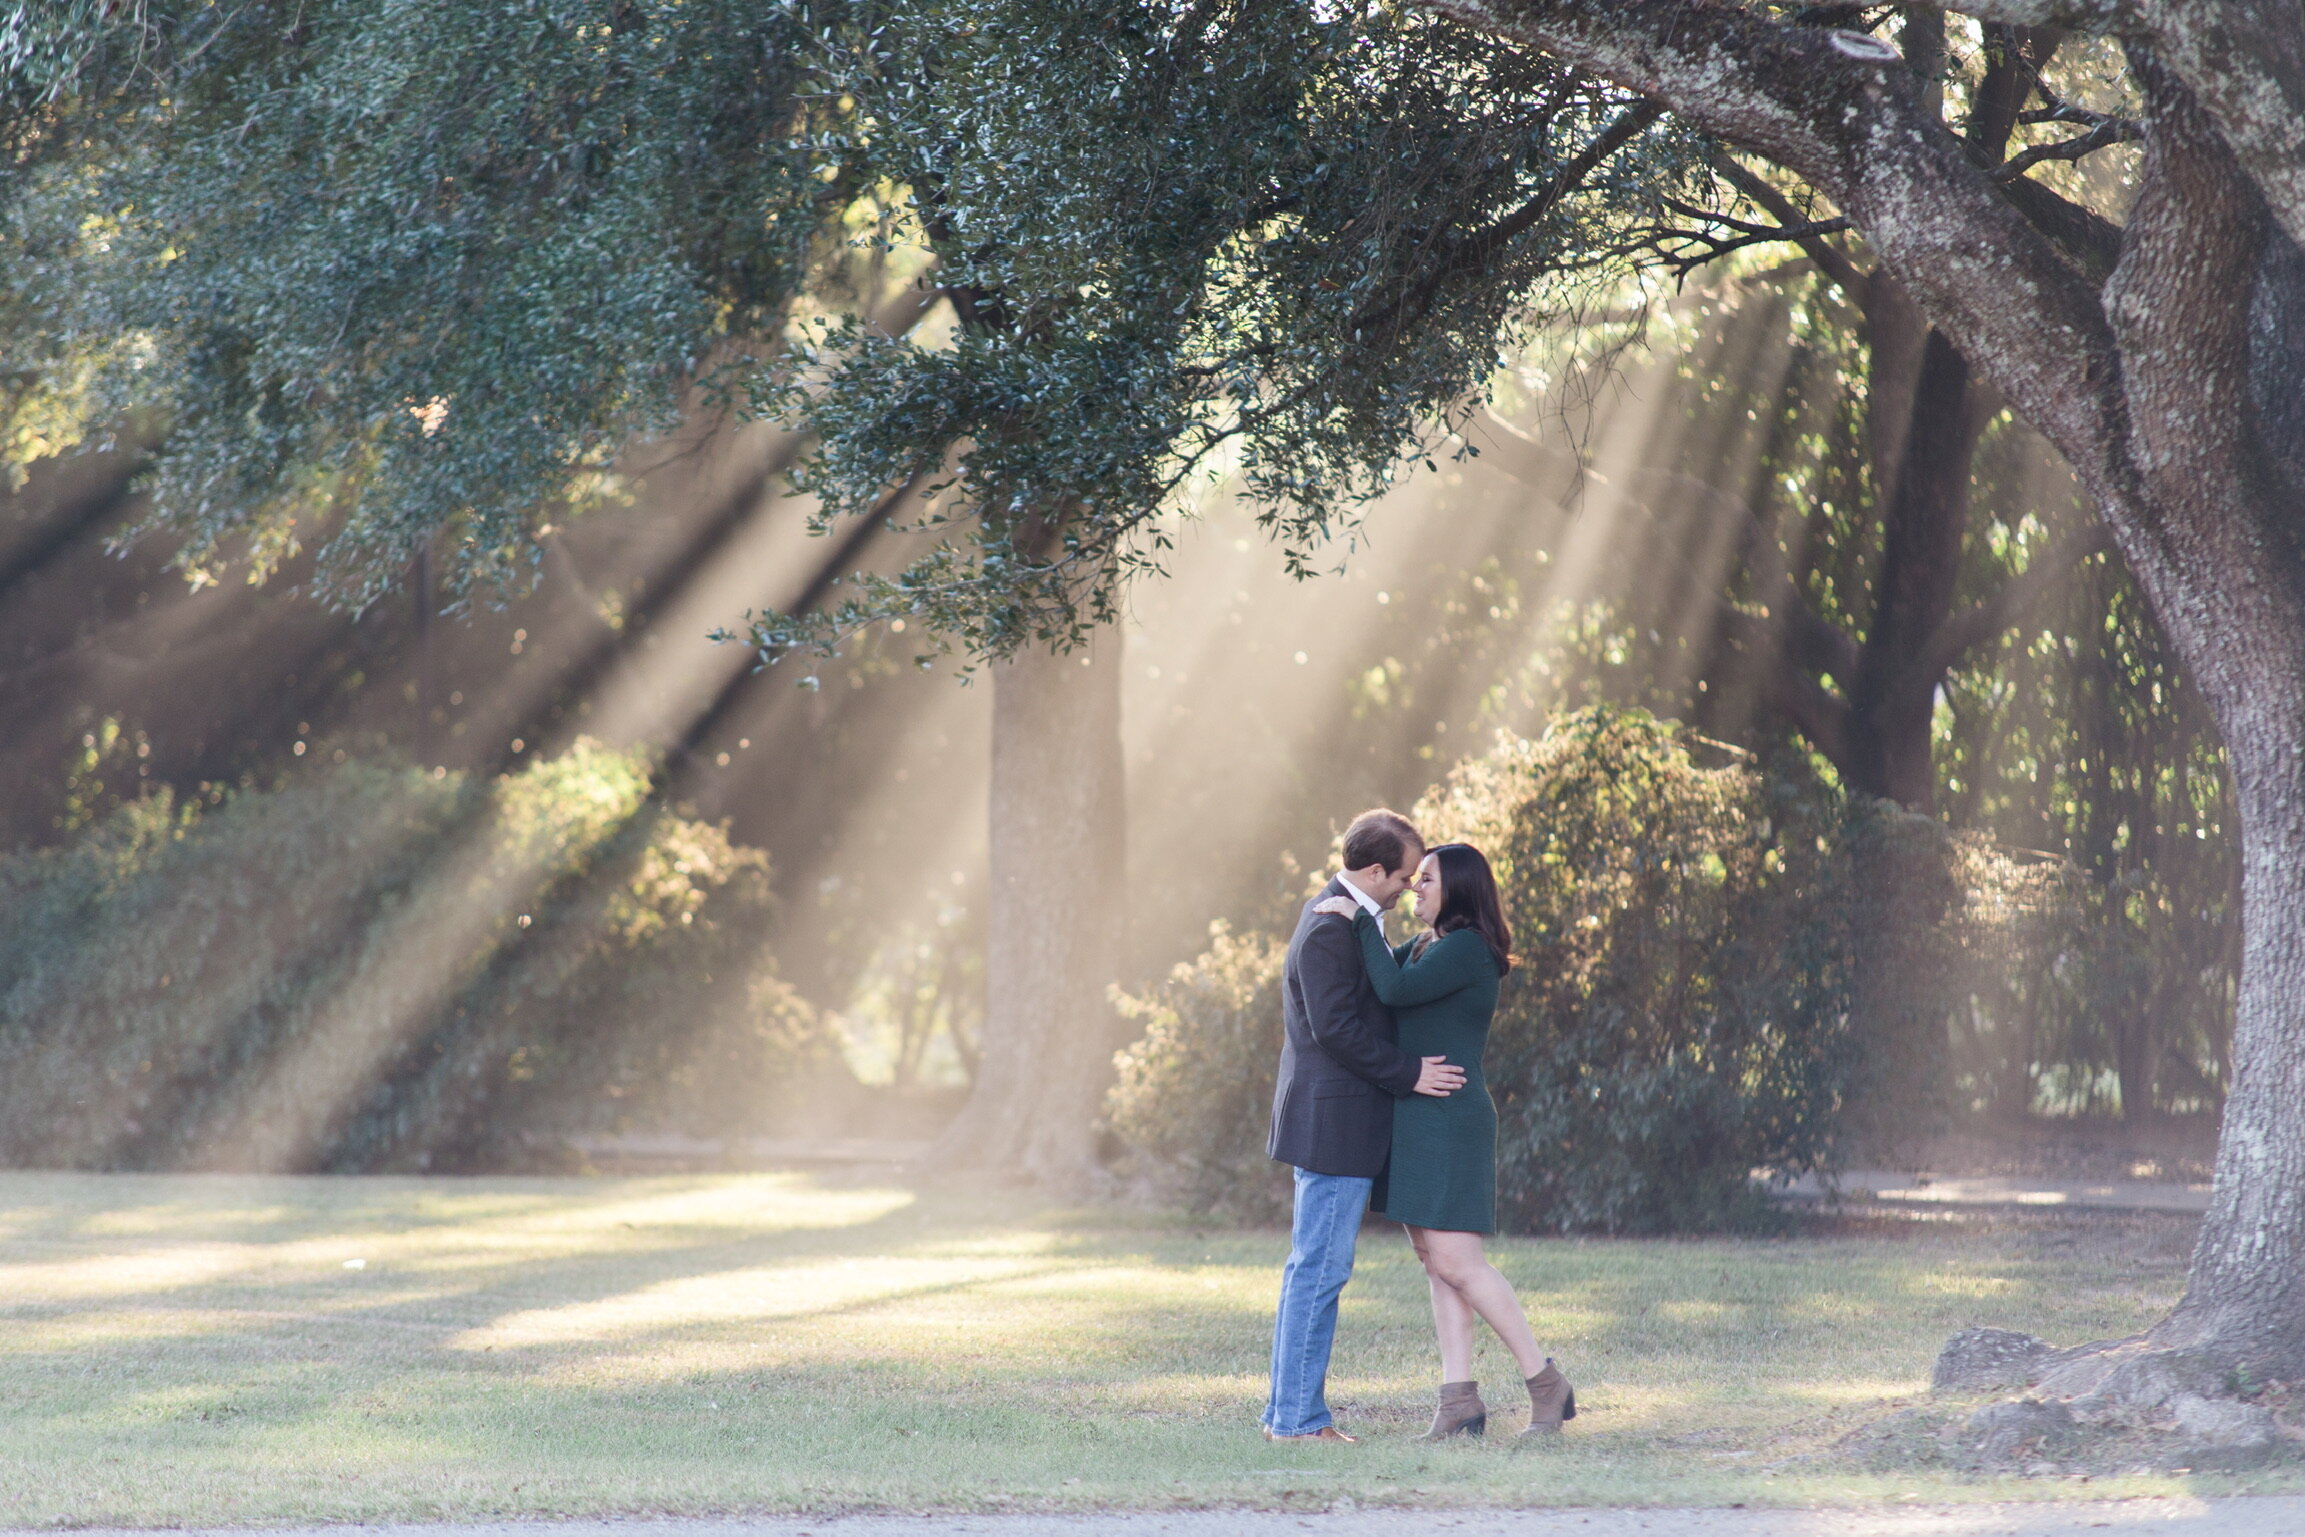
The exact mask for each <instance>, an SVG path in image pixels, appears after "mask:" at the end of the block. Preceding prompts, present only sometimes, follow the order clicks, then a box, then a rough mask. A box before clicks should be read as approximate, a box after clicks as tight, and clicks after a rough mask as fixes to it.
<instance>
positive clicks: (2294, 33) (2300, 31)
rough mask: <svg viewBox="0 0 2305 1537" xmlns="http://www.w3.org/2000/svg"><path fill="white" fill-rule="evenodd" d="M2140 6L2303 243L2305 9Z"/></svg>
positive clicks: (2139, 1) (2190, 0) (2254, 2)
mask: <svg viewBox="0 0 2305 1537" xmlns="http://www.w3.org/2000/svg"><path fill="white" fill-rule="evenodd" d="M2136 9H2137V10H2138V11H2139V12H2140V13H2142V19H2143V21H2144V23H2145V27H2146V31H2147V34H2148V35H2149V36H2150V37H2151V39H2152V43H2153V50H2154V52H2155V53H2156V54H2158V55H2159V56H2160V58H2161V60H2162V62H2164V63H2165V64H2167V65H2168V66H2169V67H2170V68H2171V69H2172V70H2174V71H2175V72H2176V74H2177V78H2178V79H2180V80H2182V81H2183V82H2184V83H2185V85H2186V87H2187V88H2188V89H2190V90H2191V91H2192V93H2193V95H2194V96H2195V98H2196V99H2198V100H2199V101H2200V103H2201V105H2202V106H2203V107H2204V108H2205V109H2207V111H2208V114H2209V116H2210V118H2211V119H2212V120H2213V121H2214V122H2215V123H2216V125H2217V131H2218V132H2219V134H2221V135H2222V136H2223V137H2224V140H2225V142H2226V144H2228V145H2229V146H2231V148H2232V150H2233V157H2234V158H2235V159H2236V160H2238V161H2239V162H2240V163H2241V169H2242V170H2243V171H2245V172H2246V173H2247V174H2248V177H2249V179H2250V180H2251V181H2252V182H2254V183H2256V185H2257V189H2258V190H2259V191H2260V192H2262V193H2264V194H2265V201H2266V203H2267V204H2268V205H2269V206H2270V207H2271V208H2272V210H2273V217H2274V218H2275V219H2277V220H2278V221H2279V222H2280V225H2281V228H2282V229H2283V230H2285V231H2287V232H2288V235H2289V238H2290V239H2291V240H2294V241H2296V242H2297V243H2298V244H2300V245H2305V9H2300V7H2299V6H2298V5H2297V4H2296V0H2136Z"/></svg>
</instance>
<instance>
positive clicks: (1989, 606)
mask: <svg viewBox="0 0 2305 1537" xmlns="http://www.w3.org/2000/svg"><path fill="white" fill-rule="evenodd" d="M2111 547H2112V540H2111V539H2110V537H2109V536H2108V535H2107V534H2106V532H2105V528H2104V525H2103V524H2091V525H2089V526H2088V527H2086V528H2082V529H2077V530H2074V531H2072V532H2069V533H2067V534H2066V535H2065V536H2064V537H2062V538H2060V539H2056V540H2053V541H2052V542H2051V543H2050V545H2049V547H2048V548H2047V549H2045V550H2043V551H2042V552H2041V553H2040V554H2038V555H2036V556H2034V557H2033V559H2032V561H2031V562H2030V563H2029V564H2028V565H2027V566H2026V567H2025V569H2024V570H2022V571H2020V572H2018V573H2017V574H2016V575H2015V576H2012V577H2010V578H2009V579H2008V580H2007V581H2006V582H2003V583H2002V584H2001V586H2000V589H1999V590H1998V591H1996V592H1995V593H1993V595H1992V596H1990V597H1988V598H1983V599H1980V600H1979V601H1978V602H1975V603H1972V604H1970V605H1969V606H1968V607H1967V608H1965V609H1962V610H1961V611H1960V612H1959V613H1956V614H1949V615H1947V616H1946V618H1945V622H1944V623H1942V624H1940V625H1938V626H1937V630H1936V633H1935V634H1933V635H1931V636H1930V637H1929V640H1928V644H1927V645H1926V646H1924V647H1923V648H1922V657H1923V659H1924V663H1925V670H1926V671H1927V672H1928V673H1929V674H1931V675H1932V676H1934V675H1939V674H1942V673H1945V672H1947V671H1949V670H1951V669H1952V668H1953V667H1955V666H1957V665H1958V664H1959V663H1960V660H1961V658H1962V657H1964V656H1966V655H1968V653H1969V652H1970V651H1971V650H1972V649H1973V648H1975V647H1977V646H1981V645H1983V644H1984V643H1985V642H1986V641H1989V640H1991V639H1993V638H1994V637H1995V636H1997V635H2001V634H2003V633H2005V632H2006V631H2008V630H2009V629H2010V628H2011V627H2012V626H2014V625H2018V624H2021V623H2023V622H2024V619H2025V616H2026V615H2027V614H2028V613H2030V612H2032V610H2033V607H2034V605H2036V604H2038V603H2039V602H2041V600H2042V599H2044V598H2046V597H2048V596H2049V594H2051V593H2052V592H2055V591H2056V590H2057V587H2058V586H2059V584H2061V583H2062V582H2063V581H2064V580H2065V578H2066V577H2067V576H2069V575H2071V574H2072V571H2073V568H2074V567H2075V566H2078V565H2079V564H2080V563H2081V562H2082V561H2084V560H2087V559H2088V558H2089V557H2090V556H2092V555H2095V554H2097V553H2098V552H2099V551H2101V550H2106V549H2110V548H2111Z"/></svg>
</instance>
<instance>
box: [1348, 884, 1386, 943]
mask: <svg viewBox="0 0 2305 1537" xmlns="http://www.w3.org/2000/svg"><path fill="white" fill-rule="evenodd" d="M1337 884H1338V885H1340V886H1342V887H1344V888H1345V890H1347V891H1349V892H1351V893H1352V894H1353V900H1354V901H1355V902H1358V903H1360V904H1361V911H1362V912H1364V913H1367V914H1368V915H1369V916H1370V917H1371V918H1374V919H1376V920H1377V928H1378V930H1379V931H1380V932H1381V931H1382V930H1383V928H1384V923H1385V910H1384V909H1383V908H1381V907H1379V906H1377V899H1376V898H1375V897H1372V896H1370V895H1369V894H1368V893H1367V892H1365V891H1363V890H1361V888H1360V886H1359V885H1358V883H1356V882H1353V881H1348V880H1346V879H1345V878H1344V877H1343V876H1341V875H1340V876H1338V877H1337Z"/></svg>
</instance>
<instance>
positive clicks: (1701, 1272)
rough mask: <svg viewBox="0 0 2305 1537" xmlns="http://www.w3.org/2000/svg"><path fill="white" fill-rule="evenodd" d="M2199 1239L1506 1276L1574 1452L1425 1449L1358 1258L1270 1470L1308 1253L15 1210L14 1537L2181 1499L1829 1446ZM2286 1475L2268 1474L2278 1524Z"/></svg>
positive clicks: (2109, 1327) (1816, 1254)
mask: <svg viewBox="0 0 2305 1537" xmlns="http://www.w3.org/2000/svg"><path fill="white" fill-rule="evenodd" d="M2189 1237H2190V1234H2189V1231H2188V1229H2187V1227H2186V1225H2185V1224H2184V1223H2182V1222H2179V1221H2176V1220H2174V1219H2149V1220H2148V1219H2138V1220H2134V1221H2123V1220H2118V1219H2103V1218H2099V1219H2096V1220H2093V1221H2090V1220H2081V1219H2073V1220H2068V1221H2062V1222H2060V1221H2041V1220H2031V1221H2027V1222H2023V1223H1999V1222H1985V1221H1971V1222H1966V1223H1958V1222H1933V1223H1931V1222H1914V1223H1883V1224H1876V1225H1873V1226H1869V1227H1849V1228H1843V1229H1839V1230H1832V1231H1822V1232H1817V1233H1813V1234H1811V1235H1810V1236H1806V1237H1798V1238H1791V1239H1776V1240H1714V1241H1691V1242H1618V1241H1589V1240H1588V1241H1579V1240H1548V1241H1512V1242H1507V1243H1504V1244H1502V1245H1500V1246H1499V1258H1500V1263H1501V1264H1502V1265H1503V1266H1504V1268H1505V1270H1506V1272H1507V1273H1508V1274H1509V1275H1510V1276H1511V1277H1512V1278H1513V1280H1514V1281H1515V1283H1516V1284H1517V1285H1518V1286H1519V1287H1520V1288H1521V1291H1522V1294H1523V1295H1524V1297H1525V1298H1526V1299H1527V1300H1528V1303H1529V1305H1530V1308H1531V1310H1532V1312H1533V1314H1534V1315H1535V1318H1536V1321H1537V1326H1538V1332H1539V1334H1540V1336H1541V1337H1542V1338H1543V1339H1544V1340H1545V1341H1546V1342H1547V1344H1548V1345H1549V1347H1550V1348H1552V1349H1553V1350H1554V1351H1555V1352H1556V1353H1557V1354H1558V1355H1559V1356H1560V1358H1561V1361H1562V1363H1563V1365H1564V1366H1565V1367H1566V1368H1567V1370H1568V1371H1569V1373H1570V1374H1571V1376H1572V1377H1573V1378H1574V1380H1575V1381H1576V1384H1577V1397H1578V1402H1579V1404H1580V1406H1581V1408H1582V1410H1583V1413H1582V1415H1581V1417H1580V1418H1579V1419H1578V1420H1577V1421H1576V1422H1575V1423H1574V1424H1573V1425H1571V1426H1570V1427H1569V1429H1568V1432H1567V1434H1566V1435H1565V1436H1564V1437H1563V1438H1562V1439H1561V1441H1560V1442H1558V1443H1557V1444H1553V1445H1549V1446H1543V1447H1538V1448H1535V1449H1530V1450H1519V1451H1516V1450H1515V1448H1514V1446H1513V1443H1512V1440H1511V1432H1513V1431H1514V1430H1517V1429H1518V1427H1519V1423H1520V1410H1521V1408H1522V1406H1523V1401H1522V1398H1521V1396H1520V1394H1519V1390H1518V1384H1517V1383H1516V1382H1514V1380H1513V1373H1512V1366H1511V1362H1510V1360H1509V1358H1507V1357H1505V1356H1504V1355H1503V1354H1502V1352H1500V1351H1497V1350H1496V1349H1495V1348H1494V1347H1493V1345H1492V1346H1490V1347H1488V1349H1487V1353H1486V1354H1485V1355H1484V1356H1483V1359H1482V1361H1481V1365H1480V1377H1481V1379H1482V1382H1483V1385H1484V1387H1488V1388H1491V1389H1494V1390H1495V1398H1496V1399H1497V1400H1499V1401H1501V1405H1502V1406H1503V1407H1504V1409H1505V1412H1504V1413H1502V1414H1500V1415H1499V1421H1500V1423H1498V1424H1497V1425H1496V1426H1495V1428H1494V1430H1493V1431H1492V1435H1491V1437H1490V1439H1489V1440H1488V1441H1487V1442H1485V1443H1472V1444H1463V1443H1459V1444H1450V1445H1445V1446H1440V1447H1433V1446H1425V1445H1420V1444H1418V1443H1417V1442H1416V1441H1415V1440H1413V1437H1414V1436H1415V1435H1416V1434H1417V1433H1418V1432H1419V1431H1420V1430H1421V1429H1422V1427H1423V1424H1424V1421H1425V1417H1426V1415H1427V1413H1428V1406H1429V1403H1430V1395H1431V1389H1432V1385H1433V1379H1434V1376H1435V1363H1434V1361H1433V1358H1432V1354H1431V1351H1430V1347H1429V1331H1428V1326H1427V1323H1426V1318H1425V1302H1424V1287H1423V1282H1422V1278H1421V1276H1420V1274H1419V1272H1418V1271H1417V1270H1416V1268H1415V1266H1414V1264H1413V1262H1412V1260H1411V1257H1410V1254H1409V1251H1408V1247H1407V1245H1406V1243H1405V1242H1403V1240H1402V1239H1401V1237H1400V1235H1399V1233H1398V1231H1397V1230H1390V1229H1379V1228H1374V1227H1372V1228H1371V1229H1370V1230H1369V1231H1368V1232H1367V1234H1366V1235H1365V1236H1364V1239H1363V1244H1362V1259H1361V1266H1360V1270H1359V1273H1358V1275H1357V1276H1356V1277H1355V1279H1354V1281H1353V1284H1352V1286H1351V1288H1350V1289H1349V1291H1348V1292H1347V1298H1346V1304H1345V1312H1344V1322H1343V1327H1342V1333H1341V1337H1340V1340H1339V1346H1338V1352H1337V1360H1336V1366H1335V1372H1334V1375H1333V1377H1332V1381H1331V1394H1332V1401H1333V1402H1335V1404H1336V1405H1337V1407H1338V1409H1339V1411H1340V1414H1341V1416H1342V1418H1343V1419H1344V1421H1345V1422H1346V1424H1347V1425H1348V1426H1349V1427H1350V1428H1351V1429H1353V1430H1354V1431H1356V1432H1358V1433H1360V1434H1362V1435H1363V1436H1365V1437H1366V1440H1365V1442H1364V1443H1363V1444H1362V1445H1361V1446H1359V1447H1354V1448H1337V1447H1321V1448H1311V1447H1285V1448H1284V1447H1273V1446H1270V1445H1267V1444H1265V1443H1264V1442H1263V1441H1262V1440H1261V1439H1260V1438H1259V1437H1258V1435H1257V1430H1256V1415H1257V1411H1258V1409H1259V1407H1260V1406H1261V1404H1262V1400H1263V1393H1264V1363H1265V1357H1266V1352H1267V1349H1268V1340H1269V1336H1268V1328H1269V1322H1268V1320H1269V1311H1270V1308H1271V1304H1272V1300H1273V1295H1274V1290H1275V1285H1276V1282H1277V1277H1278V1271H1279V1266H1280V1263H1281V1259H1282V1257H1283V1254H1284V1252H1285V1249H1286V1238H1285V1235H1283V1234H1281V1233H1278V1232H1274V1231H1264V1230H1251V1231H1241V1230H1228V1229H1221V1228H1220V1229H1210V1228H1203V1227H1200V1226H1196V1225H1194V1224H1192V1223H1190V1222H1187V1221H1183V1220H1175V1219H1162V1218H1159V1217H1155V1216H1145V1215H1142V1214H1132V1213H1116V1212H1105V1211H1061V1210H1050V1209H1047V1208H1045V1207H1044V1206H1041V1205H1038V1204H1035V1203H1034V1202H1032V1201H1031V1200H1029V1199H1027V1198H1024V1197H1021V1196H1010V1195H1000V1194H982V1193H966V1192H962V1193H956V1192H952V1191H940V1190H932V1189H925V1188H914V1187H911V1186H908V1185H906V1184H903V1183H898V1182H890V1181H885V1180H884V1181H869V1182H866V1181H858V1180H856V1179H851V1178H841V1177H826V1176H816V1175H808V1174H758V1175H727V1176H683V1177H668V1178H651V1179H478V1180H456V1179H371V1178H359V1179H353V1178H236V1177H222V1176H216V1177H204V1176H143V1175H68V1174H5V1175H0V1527H22V1526H38V1525H46V1524H58V1523H71V1524H87V1523H121V1524H151V1525H160V1524H173V1523H186V1522H237V1521H248V1522H257V1521H280V1520H287V1519H297V1520H338V1521H349V1520H373V1519H378V1518H383V1517H401V1518H444V1519H470V1518H478V1517H484V1516H517V1515H545V1514H607V1513H673V1512H693V1513H706V1512H733V1511H745V1510H754V1511H774V1510H795V1509H799V1510H809V1511H834V1510H843V1509H859V1508H905V1509H976V1510H996V1509H1022V1508H1050V1507H1065V1506H1087V1505H1097V1506H1135V1507H1159V1506H1170V1505H1174V1504H1178V1503H1190V1504H1195V1505H1209V1504H1254V1505H1265V1506H1272V1505H1296V1506H1308V1507H1317V1506H1327V1505H1331V1504H1334V1503H1336V1502H1338V1501H1341V1500H1351V1501H1354V1502H1358V1503H1360V1504H1363V1505H1367V1504H1374V1503H1381V1502H1412V1503H1418V1504H1428V1505H1433V1504H1448V1503H1464V1504H1556V1503H1634V1504H1677V1503H1728V1502H1734V1501H1744V1502H1747V1503H1754V1504H1759V1503H1807V1502H1814V1501H1834V1502H1841V1501H1848V1502H1863V1501H1871V1500H1889V1501H1894V1500H1898V1499H1900V1498H1910V1497H1920V1498H1925V1499H1940V1498H1972V1497H1985V1496H1996V1497H2008V1496H2010V1495H2011V1494H2017V1495H2025V1494H2037V1495H2043V1496H2049V1495H2056V1496H2064V1497H2074V1496H2090V1495H2098V1494H2105V1495H2111V1494H2118V1493H2137V1492H2143V1491H2149V1490H2155V1489H2174V1488H2176V1487H2178V1486H2179V1485H2181V1484H2186V1483H2190V1482H2193V1481H2191V1480H2186V1479H2181V1478H2178V1479H2171V1478H2147V1477H2139V1478H2136V1479H2126V1480H2112V1481H2106V1480H2100V1481H2098V1482H2097V1483H2095V1484H2093V1485H2090V1486H2087V1487H2082V1486H2080V1485H2079V1484H2077V1483H2074V1482H2070V1481H2063V1480H2057V1481H2039V1482H2035V1483H2031V1484H2027V1483H2023V1482H2009V1481H2003V1482H1999V1483H1990V1482H1980V1483H1966V1484H1964V1483H1957V1482H1954V1481H1952V1480H1949V1479H1946V1478H1942V1477H1896V1476H1889V1477H1883V1476H1879V1475H1867V1474H1862V1473H1857V1472H1853V1471H1850V1470H1848V1469H1846V1468H1844V1467H1842V1466H1840V1465H1838V1464H1836V1463H1835V1462H1833V1461H1832V1460H1831V1459H1820V1458H1815V1457H1813V1456H1811V1455H1810V1454H1813V1453H1816V1452H1819V1451H1822V1450H1824V1449H1826V1448H1828V1447H1830V1445H1831V1444H1832V1442H1833V1441H1834V1440H1835V1438H1837V1437H1838V1436H1839V1435H1840V1434H1842V1433H1844V1432H1845V1431H1846V1430H1847V1429H1849V1428H1850V1427H1852V1426H1853V1425H1855V1424H1857V1423H1859V1422H1861V1421H1862V1420H1863V1419H1864V1418H1866V1417H1867V1416H1869V1415H1874V1414H1878V1413H1880V1412H1883V1411H1884V1410H1885V1409H1886V1408H1888V1407H1889V1406H1891V1405H1893V1404H1895V1403H1898V1402H1901V1401H1912V1400H1914V1399H1915V1398H1917V1397H1918V1396H1919V1395H1921V1394H1922V1393H1923V1392H1924V1391H1925V1389H1926V1383H1927V1377H1928V1370H1929V1365H1930V1362H1931V1360H1932V1358H1933V1356H1934V1354H1935V1352H1936V1349H1937V1347H1938V1345H1939V1344H1940V1343H1941V1342H1942V1341H1943V1339H1944V1338H1945V1336H1946V1335H1947V1334H1949V1333H1951V1332H1952V1331H1953V1330H1955V1329H1958V1328H1961V1327H1963V1326H1965V1325H1969V1324H1975V1323H1992V1324H1999V1325H2006V1326H2011V1327H2015V1328H2021V1329H2028V1330H2032V1331H2035V1332H2037V1333H2040V1334H2043V1335H2046V1336H2048V1337H2050V1338H2052V1339H2054V1340H2057V1341H2060V1342H2066V1341H2075V1340H2080V1339H2084V1338H2090V1337H2100V1336H2107V1335H2117V1334H2123V1333H2127V1332H2131V1331H2133V1330H2135V1329H2136V1328H2138V1327H2139V1326H2141V1325H2143V1324H2144V1323H2145V1322H2147V1321H2148V1320H2149V1319H2150V1318H2151V1317H2152V1316H2153V1315H2154V1314H2155V1313H2156V1312H2157V1311H2158V1310H2159V1309H2161V1308H2162V1307H2164V1306H2165V1305H2167V1303H2168V1302H2169V1301H2170V1300H2171V1299H2172V1298H2173V1297H2174V1295H2175V1294H2176V1292H2177V1290H2178V1287H2179V1285H2180V1283H2181V1280H2182V1274H2183V1262H2184V1255H2185V1248H2186V1244H2187V1242H2188V1241H2189ZM2295 1482H2296V1479H2295V1475H2291V1474H2275V1475H2265V1476H2263V1477H2261V1478H2260V1479H2258V1480H2257V1481H2256V1482H2255V1483H2253V1484H2252V1483H2249V1482H2248V1481H2246V1480H2243V1481H2240V1483H2239V1484H2238V1485H2237V1484H2236V1482H2235V1481H2233V1480H2226V1481H2224V1482H2223V1483H2222V1484H2220V1485H2219V1486H2220V1487H2236V1486H2239V1487H2276V1486H2282V1485H2284V1484H2293V1483H2295Z"/></svg>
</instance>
